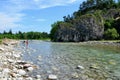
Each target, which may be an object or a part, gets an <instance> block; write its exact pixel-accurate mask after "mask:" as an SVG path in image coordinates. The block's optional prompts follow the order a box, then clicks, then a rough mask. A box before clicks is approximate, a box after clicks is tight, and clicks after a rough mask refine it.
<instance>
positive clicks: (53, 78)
mask: <svg viewBox="0 0 120 80" xmlns="http://www.w3.org/2000/svg"><path fill="white" fill-rule="evenodd" d="M48 79H49V80H57V76H56V75H53V74H51V75H49V76H48Z"/></svg>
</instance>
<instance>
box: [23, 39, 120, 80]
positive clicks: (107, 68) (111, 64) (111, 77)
mask: <svg viewBox="0 0 120 80" xmlns="http://www.w3.org/2000/svg"><path fill="white" fill-rule="evenodd" d="M23 59H24V60H26V61H31V62H33V63H34V64H36V65H38V66H39V69H37V70H34V71H33V74H30V75H32V76H34V75H37V74H39V75H41V77H42V79H43V80H45V79H46V78H47V76H48V75H49V74H55V75H57V76H58V79H59V80H107V79H108V80H120V48H119V47H113V46H110V45H109V46H104V45H90V44H80V43H53V42H43V41H37V40H36V41H34V40H33V41H29V45H28V48H26V49H25V52H24V55H23ZM78 65H81V66H83V67H84V68H85V69H83V70H82V69H76V67H77V66H78Z"/></svg>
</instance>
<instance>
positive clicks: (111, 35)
mask: <svg viewBox="0 0 120 80" xmlns="http://www.w3.org/2000/svg"><path fill="white" fill-rule="evenodd" d="M104 38H105V39H109V40H112V39H117V38H119V34H118V32H117V30H116V29H115V28H112V29H107V30H106V31H105V32H104Z"/></svg>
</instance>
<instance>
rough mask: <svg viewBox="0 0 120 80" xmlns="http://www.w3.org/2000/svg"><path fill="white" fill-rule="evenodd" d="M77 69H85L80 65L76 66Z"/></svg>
mask: <svg viewBox="0 0 120 80" xmlns="http://www.w3.org/2000/svg"><path fill="white" fill-rule="evenodd" d="M77 69H85V68H84V67H83V66H81V65H78V66H77Z"/></svg>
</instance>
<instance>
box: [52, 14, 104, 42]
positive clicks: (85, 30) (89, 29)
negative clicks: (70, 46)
mask: <svg viewBox="0 0 120 80" xmlns="http://www.w3.org/2000/svg"><path fill="white" fill-rule="evenodd" d="M103 32H104V27H103V23H102V19H99V21H98V20H96V17H95V16H94V15H84V16H81V17H80V18H78V19H77V20H75V21H74V24H73V25H72V26H71V27H70V26H67V25H63V24H60V25H59V28H58V30H57V32H56V33H55V36H54V38H55V41H63V42H79V41H87V40H97V39H101V38H102V36H103Z"/></svg>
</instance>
